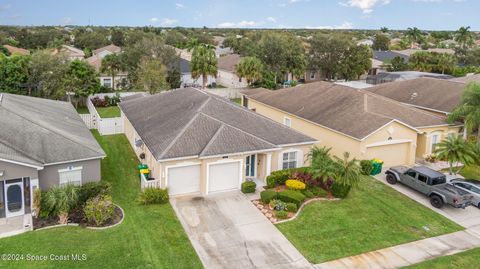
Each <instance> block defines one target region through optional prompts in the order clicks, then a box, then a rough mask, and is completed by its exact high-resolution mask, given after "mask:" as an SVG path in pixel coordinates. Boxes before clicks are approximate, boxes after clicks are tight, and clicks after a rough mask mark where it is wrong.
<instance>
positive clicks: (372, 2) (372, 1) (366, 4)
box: [339, 0, 390, 14]
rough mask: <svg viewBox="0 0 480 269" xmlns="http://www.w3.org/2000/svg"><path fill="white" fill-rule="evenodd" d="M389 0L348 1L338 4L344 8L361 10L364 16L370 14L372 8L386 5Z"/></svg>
mask: <svg viewBox="0 0 480 269" xmlns="http://www.w3.org/2000/svg"><path fill="white" fill-rule="evenodd" d="M389 3H390V0H348V1H347V2H339V4H340V5H342V6H345V7H356V8H359V9H361V10H362V12H363V13H364V14H368V13H372V11H373V8H374V7H375V6H376V5H378V4H381V5H387V4H389Z"/></svg>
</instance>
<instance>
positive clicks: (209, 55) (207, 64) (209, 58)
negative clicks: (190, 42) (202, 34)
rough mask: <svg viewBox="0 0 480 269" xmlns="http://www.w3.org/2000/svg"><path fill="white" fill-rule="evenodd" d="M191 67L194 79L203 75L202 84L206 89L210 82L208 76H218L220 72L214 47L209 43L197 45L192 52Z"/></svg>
mask: <svg viewBox="0 0 480 269" xmlns="http://www.w3.org/2000/svg"><path fill="white" fill-rule="evenodd" d="M190 68H191V70H192V77H193V78H194V79H197V78H199V77H202V80H203V83H202V86H203V88H204V89H205V88H206V87H207V83H208V76H209V75H211V76H215V77H216V76H217V72H218V69H217V57H216V56H215V50H214V47H213V46H211V45H207V44H200V45H197V46H196V47H195V48H194V49H193V52H192V61H191V62H190Z"/></svg>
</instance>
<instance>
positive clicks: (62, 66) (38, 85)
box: [27, 50, 69, 99]
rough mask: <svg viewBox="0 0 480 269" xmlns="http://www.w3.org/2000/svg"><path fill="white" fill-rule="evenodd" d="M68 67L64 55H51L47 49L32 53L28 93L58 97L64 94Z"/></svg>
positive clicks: (52, 97) (51, 97)
mask: <svg viewBox="0 0 480 269" xmlns="http://www.w3.org/2000/svg"><path fill="white" fill-rule="evenodd" d="M68 69H69V61H68V60H67V57H66V55H64V54H63V53H58V54H55V55H52V53H51V52H50V51H48V50H44V51H37V52H35V53H33V55H32V60H31V61H30V64H29V77H28V82H27V84H28V89H29V95H31V94H32V93H35V95H38V96H40V97H44V98H50V99H59V98H61V97H63V96H65V92H66V88H65V76H66V73H67V71H68Z"/></svg>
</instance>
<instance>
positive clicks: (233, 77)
mask: <svg viewBox="0 0 480 269" xmlns="http://www.w3.org/2000/svg"><path fill="white" fill-rule="evenodd" d="M240 59H241V57H240V55H239V54H228V55H225V56H222V57H220V58H218V74H217V83H218V84H220V85H222V86H224V87H228V88H245V87H247V86H248V84H247V80H246V79H242V78H240V77H238V76H237V74H236V73H235V67H236V66H237V64H238V63H239V62H240Z"/></svg>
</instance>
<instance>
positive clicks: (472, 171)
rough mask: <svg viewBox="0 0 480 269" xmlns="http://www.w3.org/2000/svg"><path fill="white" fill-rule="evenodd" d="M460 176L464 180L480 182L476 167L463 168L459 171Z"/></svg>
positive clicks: (479, 174) (478, 170) (477, 167)
mask: <svg viewBox="0 0 480 269" xmlns="http://www.w3.org/2000/svg"><path fill="white" fill-rule="evenodd" d="M460 174H461V175H462V176H463V177H464V178H470V179H476V180H480V166H477V165H469V166H465V167H464V168H463V169H462V170H461V171H460Z"/></svg>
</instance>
